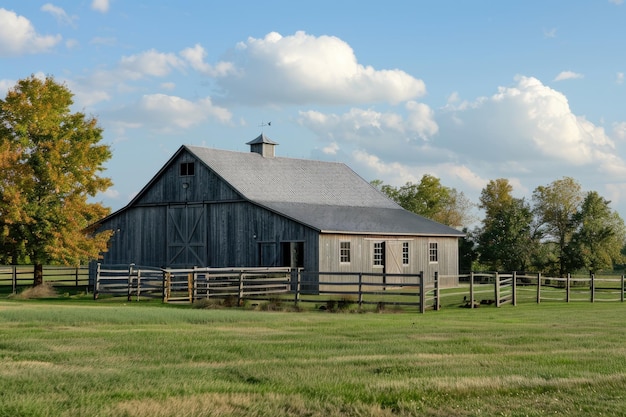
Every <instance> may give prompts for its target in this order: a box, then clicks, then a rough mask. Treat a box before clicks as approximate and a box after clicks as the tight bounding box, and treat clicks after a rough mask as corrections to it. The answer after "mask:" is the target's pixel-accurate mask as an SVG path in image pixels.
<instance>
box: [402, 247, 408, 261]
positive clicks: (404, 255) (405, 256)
mask: <svg viewBox="0 0 626 417" xmlns="http://www.w3.org/2000/svg"><path fill="white" fill-rule="evenodd" d="M408 264H409V242H402V265H408Z"/></svg>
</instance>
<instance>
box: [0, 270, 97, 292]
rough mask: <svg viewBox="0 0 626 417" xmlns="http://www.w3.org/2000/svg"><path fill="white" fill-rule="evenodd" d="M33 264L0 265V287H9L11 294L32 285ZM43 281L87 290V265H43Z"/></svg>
mask: <svg viewBox="0 0 626 417" xmlns="http://www.w3.org/2000/svg"><path fill="white" fill-rule="evenodd" d="M34 268H35V267H34V266H33V265H6V266H0V287H6V288H10V292H11V293H12V294H15V293H17V291H18V290H20V289H24V288H27V287H30V286H32V285H33V276H34ZM43 278H44V282H47V283H49V284H51V285H52V286H54V287H55V288H62V289H68V290H70V289H71V290H86V291H87V290H89V288H90V285H89V267H88V266H78V267H67V266H50V265H44V267H43Z"/></svg>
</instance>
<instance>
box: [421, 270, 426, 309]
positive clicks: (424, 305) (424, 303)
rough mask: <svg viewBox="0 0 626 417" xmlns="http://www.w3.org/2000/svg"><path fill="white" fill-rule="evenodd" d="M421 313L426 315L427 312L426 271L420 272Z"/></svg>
mask: <svg viewBox="0 0 626 417" xmlns="http://www.w3.org/2000/svg"><path fill="white" fill-rule="evenodd" d="M419 287H420V313H422V314H424V313H425V312H426V293H425V291H424V290H425V288H424V287H425V285H424V271H420V285H419Z"/></svg>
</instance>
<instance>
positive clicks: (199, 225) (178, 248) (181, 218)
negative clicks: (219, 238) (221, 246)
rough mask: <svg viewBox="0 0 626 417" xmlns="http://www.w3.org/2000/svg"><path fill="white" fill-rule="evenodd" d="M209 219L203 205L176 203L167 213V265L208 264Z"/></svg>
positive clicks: (191, 265) (189, 265)
mask: <svg viewBox="0 0 626 417" xmlns="http://www.w3.org/2000/svg"><path fill="white" fill-rule="evenodd" d="M207 234H208V230H207V221H206V215H205V210H204V207H203V206H202V205H184V206H183V205H180V206H178V205H176V206H170V207H168V213H167V265H168V266H170V267H178V268H180V267H183V268H184V267H193V266H201V267H204V266H207V259H206V258H207Z"/></svg>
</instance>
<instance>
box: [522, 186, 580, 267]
mask: <svg viewBox="0 0 626 417" xmlns="http://www.w3.org/2000/svg"><path fill="white" fill-rule="evenodd" d="M533 201H534V203H535V205H534V211H535V215H536V216H537V219H538V221H539V224H540V228H541V230H542V232H543V233H544V237H545V238H546V240H547V241H549V242H552V243H554V244H555V245H556V246H555V247H556V259H557V263H558V273H559V276H561V277H563V276H564V275H565V273H566V272H567V269H568V259H571V254H568V252H569V251H570V249H569V248H568V245H569V244H570V242H571V240H572V237H573V236H574V232H575V231H576V229H577V224H576V218H575V216H576V213H577V212H578V210H579V208H580V205H581V203H582V201H583V193H582V191H581V186H580V184H579V183H578V182H576V181H575V180H574V179H573V178H570V177H564V178H562V179H560V180H556V181H553V182H552V183H551V184H549V185H547V186H539V187H537V188H536V189H535V191H533Z"/></svg>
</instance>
